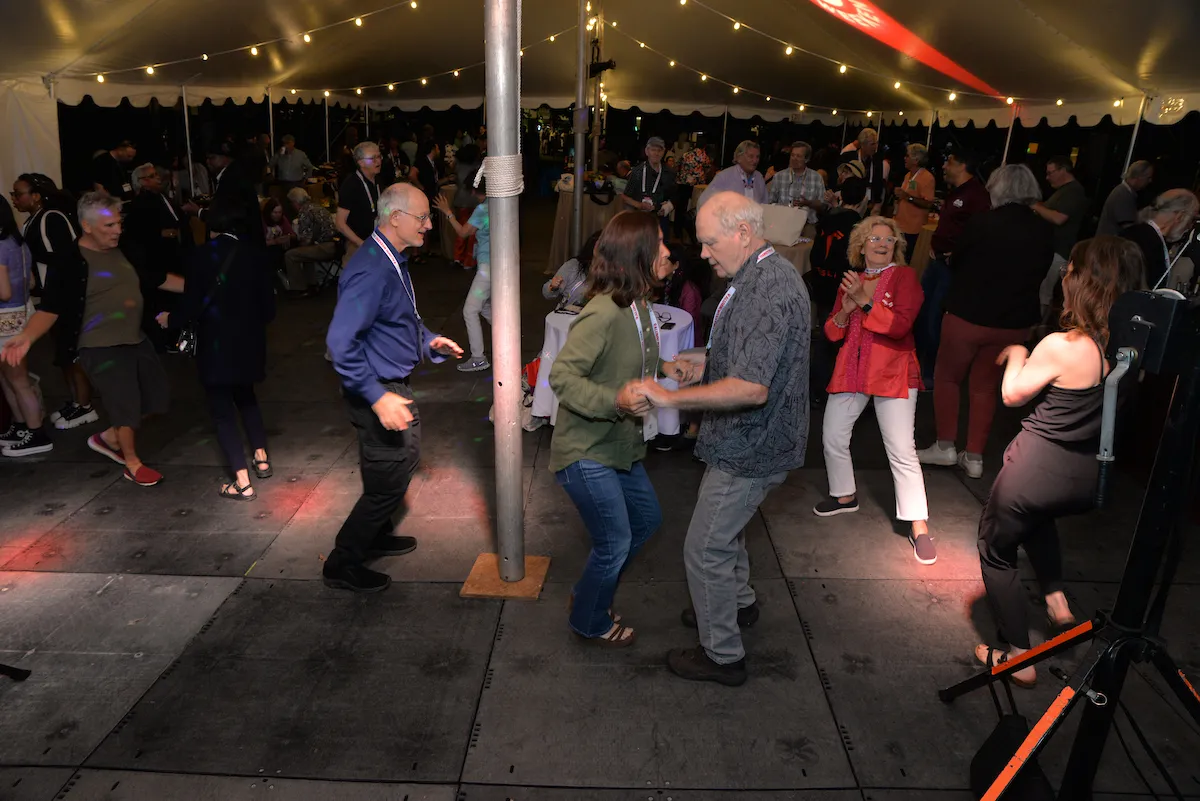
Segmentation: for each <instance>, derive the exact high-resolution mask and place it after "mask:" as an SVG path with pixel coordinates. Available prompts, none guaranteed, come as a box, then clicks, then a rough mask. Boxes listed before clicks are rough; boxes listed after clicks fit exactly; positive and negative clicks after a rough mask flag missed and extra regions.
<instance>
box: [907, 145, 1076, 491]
mask: <svg viewBox="0 0 1200 801" xmlns="http://www.w3.org/2000/svg"><path fill="white" fill-rule="evenodd" d="M987 188H988V193H989V194H990V195H991V198H992V209H991V210H990V211H985V212H983V213H982V214H976V215H975V216H974V217H971V218H970V219H969V220H968V221H967V224H966V226H965V227H964V228H963V232H962V234H960V235H959V237H958V240H957V242H956V243H955V246H954V258H953V259H951V260H950V262H949V266H950V289H949V292H948V293H947V295H946V304H945V314H944V315H943V316H942V340H941V346H940V347H939V349H938V353H937V363H936V365H935V367H934V376H933V407H934V416H935V417H936V419H937V437H938V438H937V442H935V443H934V444H933V445H931V446H930V447H928V448H926V449H925V450H923V451H920V452H918V454H917V458H919V459H920V460H921V463H922V464H931V465H943V466H947V467H949V466H953V465H955V464H957V465H959V466H960V467H962V468H963V470H964V471H965V472H966V474H967V476H968V477H970V478H980V477H981V476H982V475H983V449H984V447H985V446H986V445H987V439H988V434H989V433H991V429H992V418H993V417H994V416H995V414H996V398H997V395H998V390H999V388H1000V378H1001V375H1002V374H1003V369H1002V368H1001V367H1000V366H998V365H997V361H996V360H997V359H998V358H999V357H1000V352H1001V351H1003V350H1004V349H1005V348H1007V347H1008V346H1009V345H1018V344H1020V343H1022V342H1025V341H1026V340H1027V339H1029V337H1030V332H1031V330H1032V328H1033V326H1035V325H1037V324H1038V322H1039V321H1040V320H1041V317H1042V312H1041V302H1040V300H1039V298H1038V288H1039V287H1040V286H1041V283H1042V280H1043V279H1044V278H1045V276H1046V271H1047V270H1048V269H1050V263H1051V261H1053V260H1054V227H1053V226H1052V225H1051V224H1050V223H1049V222H1047V221H1046V220H1044V219H1042V218H1041V217H1040V216H1038V214H1037V212H1035V211H1034V210H1033V205H1034V204H1035V203H1038V202H1040V201H1041V198H1042V192H1041V189H1040V188H1039V187H1038V182H1037V179H1036V178H1034V176H1033V173H1032V172H1031V171H1030V169H1029V168H1028V167H1026V166H1025V165H1024V164H1009V165H1006V166H1004V167H1001V168H999V169H998V170H996V171H995V172H994V173H992V175H991V178H989V179H988V183H987ZM968 374H969V375H970V377H971V384H970V407H969V409H970V415H969V417H968V423H967V449H966V451H965V452H964V453H961V454H960V453H959V452H958V450H957V449H956V448H955V442H954V441H955V438H956V437H957V435H958V409H959V403H960V402H961V400H960V388H961V385H962V383H963V381H964V379H966V378H967V375H968Z"/></svg>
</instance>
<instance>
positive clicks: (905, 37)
mask: <svg viewBox="0 0 1200 801" xmlns="http://www.w3.org/2000/svg"><path fill="white" fill-rule="evenodd" d="M812 2H813V3H814V4H816V5H817V6H818V7H820V8H822V9H824V10H825V11H827V12H829V13H830V14H832V15H833V16H835V17H837V18H838V19H840V20H841V21H842V22H845V23H846V24H847V25H851V26H853V27H855V28H858V29H859V30H860V31H862V32H863V33H865V34H867V35H868V36H870V37H871V38H872V39H875V40H877V41H880V42H883V43H884V44H885V45H887V46H888V47H892V48H895V49H896V50H898V51H900V52H901V53H904V54H905V55H906V56H911V57H912V58H915V59H916V60H917V61H920V62H921V63H922V64H924V65H925V66H927V67H932V68H933V69H935V70H937V71H938V72H940V73H942V74H943V75H946V76H948V77H951V78H954V79H955V80H956V81H961V82H963V83H965V84H967V85H968V86H971V87H974V88H975V89H978V90H979V91H980V92H986V93H987V94H989V95H995V96H997V97H999V95H1000V92H998V91H996V90H995V89H993V88H992V87H991V86H988V85H987V83H985V82H984V81H983V80H982V79H980V78H977V77H975V76H974V75H972V74H971V73H970V72H968V71H967V70H966V69H964V68H963V67H961V66H959V65H958V64H956V63H955V62H953V61H951V60H950V59H949V58H948V57H946V56H945V55H943V54H942V53H940V52H938V51H937V50H935V49H933V47H931V46H930V45H929V44H927V43H926V42H925V40H924V39H922V38H921V37H919V36H917V35H916V34H915V33H913V32H912V31H910V30H909V29H908V28H905V27H904V26H903V25H901V24H900V23H899V22H897V21H896V20H894V19H892V18H891V17H889V16H888V15H887V14H885V13H884V12H883V11H881V10H879V8H877V7H876V6H875V4H874V3H871V2H869V0H812Z"/></svg>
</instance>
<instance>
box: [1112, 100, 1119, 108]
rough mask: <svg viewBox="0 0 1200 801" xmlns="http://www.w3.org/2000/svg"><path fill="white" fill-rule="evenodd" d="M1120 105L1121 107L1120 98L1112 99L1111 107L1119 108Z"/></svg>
mask: <svg viewBox="0 0 1200 801" xmlns="http://www.w3.org/2000/svg"><path fill="white" fill-rule="evenodd" d="M1120 107H1121V101H1120V100H1114V101H1113V108H1120Z"/></svg>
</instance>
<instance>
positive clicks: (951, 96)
mask: <svg viewBox="0 0 1200 801" xmlns="http://www.w3.org/2000/svg"><path fill="white" fill-rule="evenodd" d="M947 97H948V98H949V99H950V102H951V103H953V102H954V101H955V100H958V92H951V93H950V94H949V95H947Z"/></svg>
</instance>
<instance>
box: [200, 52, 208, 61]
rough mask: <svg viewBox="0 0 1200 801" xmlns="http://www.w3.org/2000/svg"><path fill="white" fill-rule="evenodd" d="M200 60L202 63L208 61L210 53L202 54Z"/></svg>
mask: <svg viewBox="0 0 1200 801" xmlns="http://www.w3.org/2000/svg"><path fill="white" fill-rule="evenodd" d="M200 60H201V61H208V53H201V54H200Z"/></svg>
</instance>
